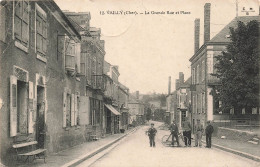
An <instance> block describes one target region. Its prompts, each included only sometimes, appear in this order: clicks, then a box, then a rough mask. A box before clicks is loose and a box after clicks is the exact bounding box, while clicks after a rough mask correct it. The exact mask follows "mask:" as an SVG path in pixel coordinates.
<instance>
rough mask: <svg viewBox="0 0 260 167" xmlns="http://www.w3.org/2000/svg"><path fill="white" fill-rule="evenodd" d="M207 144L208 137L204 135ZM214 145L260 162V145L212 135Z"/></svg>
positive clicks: (203, 138) (203, 139)
mask: <svg viewBox="0 0 260 167" xmlns="http://www.w3.org/2000/svg"><path fill="white" fill-rule="evenodd" d="M202 141H203V143H205V144H206V137H205V136H203V137H202ZM212 146H213V147H216V148H218V149H221V150H224V151H228V152H231V153H234V154H237V155H240V156H243V157H246V158H249V159H253V160H255V161H258V162H260V145H254V144H250V143H247V142H242V141H237V140H229V139H220V138H217V137H212Z"/></svg>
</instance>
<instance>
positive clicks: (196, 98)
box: [195, 95, 198, 113]
mask: <svg viewBox="0 0 260 167" xmlns="http://www.w3.org/2000/svg"><path fill="white" fill-rule="evenodd" d="M195 111H196V113H198V95H196V96H195Z"/></svg>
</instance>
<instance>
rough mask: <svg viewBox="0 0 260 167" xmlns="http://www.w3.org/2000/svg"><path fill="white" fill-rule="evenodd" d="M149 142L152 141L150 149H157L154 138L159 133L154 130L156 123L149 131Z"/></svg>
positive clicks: (152, 124)
mask: <svg viewBox="0 0 260 167" xmlns="http://www.w3.org/2000/svg"><path fill="white" fill-rule="evenodd" d="M147 133H148V136H149V140H150V147H155V141H154V137H155V135H156V133H157V130H156V129H155V128H154V123H151V127H150V128H149V129H148V131H147Z"/></svg>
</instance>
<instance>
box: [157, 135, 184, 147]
mask: <svg viewBox="0 0 260 167" xmlns="http://www.w3.org/2000/svg"><path fill="white" fill-rule="evenodd" d="M178 138H179V144H180V145H182V144H183V145H185V139H186V140H187V142H188V141H189V139H188V138H187V137H186V136H183V134H182V133H178ZM180 139H181V140H180ZM161 142H162V144H163V145H164V146H171V144H172V134H170V135H164V136H163V137H162V141H161ZM176 142H177V141H176V138H174V143H176ZM180 142H183V143H180Z"/></svg>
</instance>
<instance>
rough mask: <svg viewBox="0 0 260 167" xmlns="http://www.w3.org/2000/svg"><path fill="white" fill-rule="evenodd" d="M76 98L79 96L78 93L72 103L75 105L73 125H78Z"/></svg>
mask: <svg viewBox="0 0 260 167" xmlns="http://www.w3.org/2000/svg"><path fill="white" fill-rule="evenodd" d="M78 98H79V95H75V103H74V105H75V121H74V123H75V125H78V110H79V109H78Z"/></svg>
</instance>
